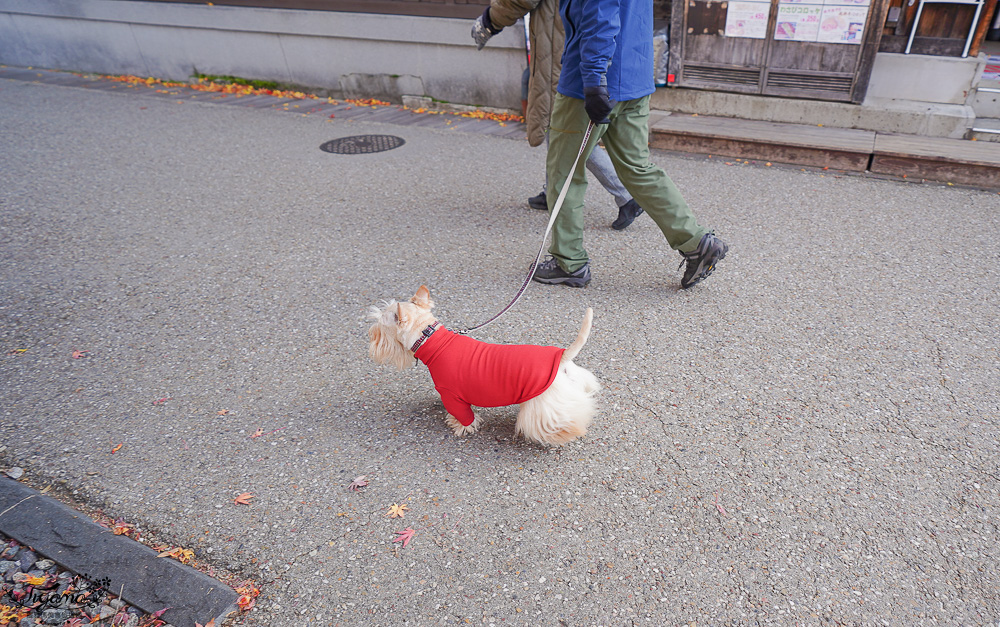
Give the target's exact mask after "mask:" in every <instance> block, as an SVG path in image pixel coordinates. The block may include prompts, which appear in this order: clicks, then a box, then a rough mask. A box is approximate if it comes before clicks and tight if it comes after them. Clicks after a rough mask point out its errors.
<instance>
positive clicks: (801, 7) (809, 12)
mask: <svg viewBox="0 0 1000 627" xmlns="http://www.w3.org/2000/svg"><path fill="white" fill-rule="evenodd" d="M822 14H823V5H820V4H797V3H781V4H779V5H778V21H777V23H776V24H775V26H774V38H775V39H782V40H785V41H816V37H817V36H819V20H820V17H821V16H822Z"/></svg>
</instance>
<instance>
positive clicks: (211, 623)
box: [194, 618, 215, 627]
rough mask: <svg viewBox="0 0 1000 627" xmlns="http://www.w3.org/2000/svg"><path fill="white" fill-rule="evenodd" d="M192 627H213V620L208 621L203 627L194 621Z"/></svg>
mask: <svg viewBox="0 0 1000 627" xmlns="http://www.w3.org/2000/svg"><path fill="white" fill-rule="evenodd" d="M194 627H215V619H214V618H213V619H212V620H210V621H208V622H207V623H205V624H204V625H202V624H201V623H199V622H197V621H195V624H194Z"/></svg>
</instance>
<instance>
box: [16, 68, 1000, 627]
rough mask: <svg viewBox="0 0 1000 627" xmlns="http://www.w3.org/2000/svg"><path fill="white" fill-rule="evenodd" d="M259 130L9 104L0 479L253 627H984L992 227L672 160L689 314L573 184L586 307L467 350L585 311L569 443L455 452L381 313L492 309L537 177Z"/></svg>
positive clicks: (559, 325) (761, 172)
mask: <svg viewBox="0 0 1000 627" xmlns="http://www.w3.org/2000/svg"><path fill="white" fill-rule="evenodd" d="M195 96H197V97H195ZM250 102H252V101H246V102H244V103H243V104H240V103H239V102H238V101H235V100H231V99H222V100H212V99H211V98H210V97H209V96H207V95H198V94H191V95H190V96H189V97H178V96H176V95H170V94H164V93H157V92H156V90H152V89H146V88H129V87H125V86H119V88H115V89H110V88H105V86H99V87H98V88H96V89H95V88H93V86H91V87H90V88H81V86H74V85H72V84H71V83H68V84H66V85H55V84H49V83H47V82H45V81H40V82H38V83H35V82H31V81H26V80H23V79H20V78H19V79H16V80H12V79H10V78H3V77H0V263H2V267H3V272H2V274H0V412H2V414H0V415H2V420H0V423H2V426H0V464H2V465H3V466H4V467H7V466H14V465H17V466H20V467H22V468H24V469H25V471H26V477H25V479H26V480H27V481H28V482H30V483H31V484H32V485H36V486H44V485H47V484H49V483H51V482H55V483H56V484H57V486H63V488H64V489H65V490H67V491H68V492H71V493H73V494H75V496H76V498H78V499H80V500H82V501H85V502H87V503H90V504H91V505H93V506H96V507H101V508H103V509H104V510H105V512H106V513H107V514H109V515H112V516H116V517H122V518H124V519H125V520H127V521H130V522H132V523H134V524H137V525H139V526H141V527H145V528H148V529H150V530H151V531H155V533H156V534H157V535H158V536H160V537H163V538H164V539H167V540H169V541H171V542H173V543H176V544H178V545H182V546H185V547H188V548H190V549H192V550H195V551H196V552H197V553H198V555H199V556H200V557H201V558H203V559H205V560H209V561H211V562H212V563H214V564H216V565H217V566H218V567H220V568H227V569H229V570H231V571H233V572H235V573H239V574H241V575H243V576H246V577H253V578H254V579H255V581H257V583H258V584H259V585H260V586H261V588H262V590H263V593H262V594H261V596H260V597H259V598H258V600H257V608H256V609H255V610H253V611H251V612H250V613H248V614H247V615H245V616H243V617H242V618H240V623H241V624H246V625H275V626H285V625H287V626H296V625H307V624H317V625H351V626H353V625H362V624H364V625H404V624H410V625H456V624H476V625H495V626H500V625H639V624H642V625H645V624H649V625H690V624H696V625H727V624H731V625H757V624H759V625H795V624H807V625H827V624H829V625H833V624H855V625H875V624H886V625H957V624H965V625H993V624H996V623H997V622H998V621H1000V598H998V596H1000V593H998V590H1000V576H998V572H997V569H996V564H997V563H1000V547H998V543H997V541H996V537H997V526H996V521H997V519H998V516H1000V468H998V465H1000V462H998V460H1000V339H998V334H997V333H996V328H997V318H998V311H1000V296H998V294H1000V263H998V261H1000V243H998V242H1000V194H997V193H994V192H984V191H977V190H974V189H967V188H959V187H948V186H945V185H912V184H908V183H899V182H894V181H886V180H877V179H873V178H864V177H858V176H840V175H836V174H833V173H831V172H825V173H824V172H812V171H809V172H803V171H801V170H800V169H799V168H774V167H773V168H760V167H746V166H738V165H726V164H725V163H724V162H722V161H716V160H706V159H694V158H687V157H682V156H677V155H671V154H667V153H660V152H657V153H655V160H656V162H657V163H659V164H660V165H662V166H663V167H664V168H665V169H666V170H667V171H668V172H669V173H670V175H671V176H672V177H673V178H674V180H675V181H676V182H677V183H678V185H679V187H680V188H681V190H682V191H683V192H684V194H685V196H686V198H687V200H688V201H689V203H690V204H691V205H692V207H693V208H694V209H695V211H696V213H697V215H698V216H699V219H700V220H701V221H702V222H703V223H704V224H706V225H708V226H710V227H712V228H714V229H715V230H716V231H717V233H718V234H719V235H720V236H721V237H723V238H724V239H725V240H726V241H727V242H729V244H730V245H731V250H730V253H729V255H728V256H727V257H726V259H725V260H724V261H723V262H722V263H721V264H720V265H719V267H718V269H717V270H716V272H715V273H714V274H713V275H712V276H711V277H710V278H709V279H708V280H706V281H705V282H704V283H703V284H701V285H699V286H697V287H695V288H693V289H691V290H687V291H680V290H679V281H680V273H679V272H678V271H677V270H676V268H677V264H678V262H679V261H680V257H679V256H678V255H677V254H676V253H674V252H672V251H670V250H669V249H668V248H667V247H666V246H665V244H664V243H663V240H662V235H660V233H659V230H658V229H657V228H656V227H655V226H654V225H653V224H652V222H651V221H650V220H649V219H648V218H644V217H640V218H639V219H638V220H637V221H636V222H635V223H634V224H633V225H632V226H631V227H629V228H628V229H627V230H626V231H624V232H617V231H614V230H612V229H611V228H610V223H611V221H612V220H613V219H614V217H615V215H616V211H615V209H614V206H613V204H614V203H613V201H612V200H611V199H610V198H609V197H607V195H606V193H604V192H603V191H602V190H601V189H599V186H597V185H592V186H591V187H590V189H589V190H588V192H587V205H588V212H587V218H586V220H587V221H586V232H585V237H586V243H587V246H588V249H589V251H590V255H591V261H592V266H593V270H594V280H593V282H592V283H591V285H590V287H588V288H587V289H583V290H574V289H568V288H553V287H547V286H539V285H537V284H536V285H532V286H531V287H530V288H529V290H528V292H527V294H526V295H525V297H524V298H523V299H522V301H521V302H520V303H519V304H518V305H517V307H515V308H514V310H513V311H511V312H510V313H509V314H507V315H506V316H505V317H504V318H502V319H501V320H499V321H498V322H496V323H494V324H493V325H491V326H490V327H487V328H486V329H484V331H483V332H482V333H480V334H479V335H478V337H479V338H480V339H484V340H488V341H496V342H509V343H526V342H531V343H539V344H555V345H566V344H568V343H569V342H570V341H572V339H573V337H574V336H575V333H576V330H577V328H578V325H579V322H580V320H581V318H582V316H583V312H584V309H585V308H586V307H587V306H591V307H593V308H594V311H595V322H594V332H593V335H592V336H591V339H590V341H589V343H588V345H587V346H586V347H585V348H584V350H583V352H582V353H581V355H580V357H579V358H578V359H577V362H578V363H579V364H580V365H582V366H585V367H587V368H589V369H591V370H592V371H593V372H594V373H595V374H596V375H597V376H598V378H599V379H600V380H601V381H602V383H603V384H604V386H605V389H604V391H603V392H602V393H601V396H600V399H599V406H600V412H599V415H598V417H597V419H596V421H595V424H594V427H593V429H592V431H591V433H590V434H589V435H588V436H587V437H586V438H585V439H583V440H582V441H581V442H578V443H574V444H572V445H569V446H567V447H565V448H562V449H555V450H548V449H544V448H541V447H538V446H534V445H531V444H527V443H525V442H524V441H523V440H515V439H513V437H512V435H513V412H512V411H510V410H509V409H494V410H486V411H484V412H483V413H484V417H485V425H484V428H483V430H482V431H481V432H480V433H478V434H475V435H474V436H471V437H467V438H463V439H457V438H454V437H453V436H451V435H450V434H449V433H448V431H446V429H445V428H444V426H443V424H442V411H441V406H440V401H439V400H438V398H437V395H436V393H435V391H434V389H433V386H432V384H431V381H430V379H429V377H428V375H427V372H426V370H425V369H423V368H414V369H412V370H408V371H405V372H402V373H400V372H395V371H392V370H389V369H386V368H382V367H377V366H375V365H373V364H371V363H370V361H369V360H368V356H367V335H366V331H367V328H368V324H369V322H368V320H367V318H366V309H367V307H369V306H370V305H377V304H380V303H381V302H382V301H383V300H386V299H390V298H405V297H408V296H410V295H411V294H412V293H413V292H414V291H415V289H416V288H417V287H418V286H419V285H420V284H422V283H423V284H427V285H428V286H429V287H430V289H431V293H432V296H433V297H434V299H435V300H436V302H437V308H436V311H437V313H438V315H439V316H440V317H441V319H442V320H443V321H444V323H445V324H446V325H451V326H453V327H460V326H469V325H472V324H475V323H477V322H480V321H482V320H484V319H486V318H487V317H489V316H490V315H492V314H493V313H494V312H495V311H497V310H498V309H499V308H501V307H502V306H503V305H504V304H506V302H507V301H508V300H509V299H510V297H511V296H512V295H513V293H514V291H515V290H516V289H517V287H518V286H519V285H520V282H521V280H522V278H523V273H524V272H525V271H526V269H527V266H528V264H529V263H530V259H531V258H532V256H533V255H534V252H535V250H536V249H537V246H538V239H539V237H540V234H541V232H542V229H543V228H544V224H545V216H544V214H542V213H540V212H536V211H533V210H531V209H528V208H527V206H526V202H525V201H526V199H527V197H528V196H531V195H534V194H535V193H537V192H538V191H539V190H540V185H541V182H542V179H543V163H544V151H543V150H541V149H532V148H530V147H528V145H527V143H526V142H524V141H523V140H519V139H516V138H512V137H505V136H503V135H505V134H506V131H512V130H513V129H511V128H510V127H499V126H498V125H497V124H496V123H495V122H490V121H474V122H476V124H475V125H468V126H465V127H462V128H461V129H459V130H451V127H452V126H454V125H455V124H456V123H458V120H457V119H456V120H455V122H453V124H452V125H444V126H443V127H428V126H422V125H419V124H410V125H406V124H400V123H398V122H399V120H398V119H383V120H373V119H371V118H367V119H366V118H364V117H360V116H359V117H355V118H352V119H346V116H345V117H340V116H335V117H334V118H332V119H331V118H330V117H329V114H325V111H324V112H319V111H316V112H313V113H309V112H308V110H307V111H302V110H301V108H300V109H299V110H298V111H296V110H295V109H294V105H289V106H288V107H287V109H289V110H288V111H286V110H285V109H286V107H285V106H284V104H281V103H274V102H267V101H264V100H260V101H257V103H256V104H257V105H259V106H250ZM299 104H301V103H299ZM244 105H246V106H244ZM275 105H277V106H275ZM431 117H434V120H435V124H437V123H438V120H439V119H443V118H439V117H438V116H427V117H426V118H421V119H425V120H429V119H431ZM480 123H481V124H480ZM486 125H492V126H491V128H494V129H496V128H500V129H504V132H495V133H491V132H486V131H485V130H484V129H486ZM363 134H386V135H393V136H398V137H401V138H403V139H404V140H405V144H404V145H402V146H401V147H399V148H396V149H393V150H390V151H387V152H380V153H376V154H361V155H337V154H330V153H327V152H323V151H321V150H320V149H319V146H320V145H321V144H323V143H325V142H327V141H329V140H332V139H336V138H341V137H345V136H353V135H363ZM510 134H511V135H514V133H510ZM74 354H75V355H76V357H78V358H74ZM258 433H259V434H261V435H260V436H259V437H253V436H254V435H256V434H258ZM118 444H122V446H121V448H118V449H117V452H113V451H115V450H116V448H117V445H118ZM360 475H365V476H366V477H367V478H368V485H367V487H364V488H362V489H361V490H360V491H358V492H354V491H350V490H348V485H349V484H350V483H351V481H352V480H354V479H355V477H358V476H360ZM244 492H248V493H251V494H252V495H253V498H252V499H251V500H250V504H249V505H237V504H235V503H234V498H235V497H236V496H237V495H239V494H241V493H244ZM401 504H405V505H407V506H408V509H407V510H406V511H405V518H402V519H399V518H396V519H392V518H389V517H387V516H386V513H387V512H388V511H389V509H390V507H391V506H392V505H401ZM408 528H409V529H412V530H414V533H413V537H412V539H411V540H410V541H409V543H408V544H407V546H405V547H403V546H402V543H401V542H397V543H394V542H393V540H394V539H396V538H397V534H398V532H402V531H404V530H405V529H408ZM208 618H209V617H205V620H207V619H208ZM199 622H202V623H204V622H205V621H199ZM180 627H187V626H186V625H181V626H180Z"/></svg>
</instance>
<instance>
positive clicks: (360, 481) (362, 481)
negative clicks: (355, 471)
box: [347, 475, 368, 492]
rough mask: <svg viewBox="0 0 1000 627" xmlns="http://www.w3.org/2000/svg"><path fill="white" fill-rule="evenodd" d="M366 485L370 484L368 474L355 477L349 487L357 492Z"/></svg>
mask: <svg viewBox="0 0 1000 627" xmlns="http://www.w3.org/2000/svg"><path fill="white" fill-rule="evenodd" d="M366 485H368V476H367V475H361V476H360V477H355V478H354V481H352V482H351V485H349V486H347V489H348V490H350V491H352V492H357V491H358V490H360V489H361V488H363V487H365V486H366Z"/></svg>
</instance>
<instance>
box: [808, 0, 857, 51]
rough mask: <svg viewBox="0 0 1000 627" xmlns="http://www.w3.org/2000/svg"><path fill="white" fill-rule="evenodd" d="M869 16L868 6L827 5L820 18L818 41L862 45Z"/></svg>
mask: <svg viewBox="0 0 1000 627" xmlns="http://www.w3.org/2000/svg"><path fill="white" fill-rule="evenodd" d="M867 17H868V7H867V6H846V5H845V6H837V5H834V6H830V5H826V6H824V7H823V14H822V16H820V19H819V36H817V37H816V41H818V42H820V43H837V44H857V45H860V44H861V40H862V39H864V36H865V20H866V19H867Z"/></svg>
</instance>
